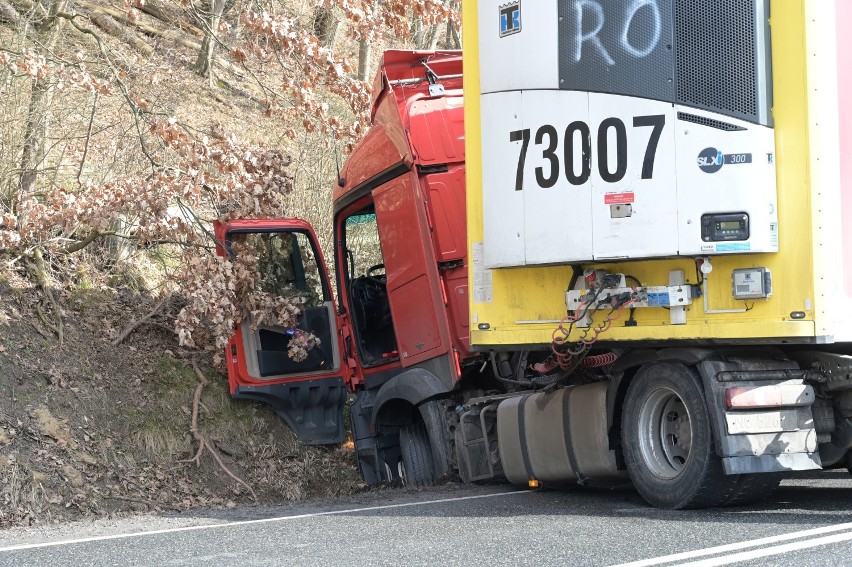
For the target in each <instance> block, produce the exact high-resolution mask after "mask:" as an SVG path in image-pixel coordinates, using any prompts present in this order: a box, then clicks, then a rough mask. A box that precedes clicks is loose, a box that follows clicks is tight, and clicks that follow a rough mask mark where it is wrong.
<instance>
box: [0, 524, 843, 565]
mask: <svg viewBox="0 0 852 567" xmlns="http://www.w3.org/2000/svg"><path fill="white" fill-rule="evenodd" d="M843 530H852V522H850V523H846V524H836V525H833V526H823V527H821V528H813V529H810V530H802V531H799V532H791V533H788V534H781V535H777V536H769V537H763V538H760V539H752V540H749V541H741V542H738V543H729V544H726V545H719V546H716V547H708V548H705V549H696V550H694V551H684V552H683V553H674V554H672V555H664V556H662V557H652V558H650V559H642V560H640V561H631V562H630V563H621V564H619V565H614V566H613V567H649V566H651V565H662V564H663V563H673V562H675V561H683V560H685V559H695V558H698V557H704V556H705V555H718V554H720V553H728V552H731V551H739V550H741V549H748V548H749V547H759V546H761V545H769V544H773V543H778V542H783V541H788V540H791V539H800V538H806V537H810V536H816V535H822V534H827V533H831V532H839V531H843ZM832 537H842V538H844V539H852V531H850V533H846V534H838V535H837V536H832ZM823 539H827V538H819V539H815V540H809V541H821V540H823ZM809 541H804V542H799V543H802V544H807V543H809ZM839 541H843V539H841V540H839ZM826 543H832V542H826ZM797 545H798V544H797ZM815 545H825V544H822V543H818V544H815ZM781 547H783V546H781ZM807 547H813V546H807ZM770 549H775V548H770ZM0 551H2V550H0ZM757 551H762V550H757ZM778 553H784V552H783V551H781V552H778ZM736 555H741V554H736ZM769 555H772V554H769ZM726 557H733V555H730V556H726ZM726 557H724V558H718V559H725V558H726ZM738 561H742V560H741V559H740V560H738ZM688 565H704V563H688ZM708 565H711V563H708ZM712 565H724V563H712Z"/></svg>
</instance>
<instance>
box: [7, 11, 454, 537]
mask: <svg viewBox="0 0 852 567" xmlns="http://www.w3.org/2000/svg"><path fill="white" fill-rule="evenodd" d="M457 10H458V2H457V1H455V0H378V1H376V0H283V1H274V0H270V1H251V0H209V1H201V2H199V1H197V0H186V1H181V0H134V1H133V2H132V3H127V2H125V3H123V4H122V3H120V2H118V1H109V0H43V1H36V2H33V1H32V0H0V298H2V299H0V388H2V390H3V393H2V397H0V483H2V486H0V526H3V525H12V524H23V525H32V524H34V523H43V522H50V521H58V520H61V519H64V518H71V517H80V516H90V515H93V516H100V515H108V514H116V513H124V512H126V511H129V510H156V509H159V510H163V509H171V510H185V509H189V508H193V507H197V506H209V505H221V506H233V505H236V504H246V503H250V502H265V503H272V502H276V501H280V500H282V499H301V498H307V497H312V496H331V495H336V494H340V493H345V492H351V491H352V490H356V489H359V488H360V487H361V486H362V485H361V483H360V479H359V477H358V473H357V471H356V470H355V468H354V462H353V458H352V454H351V451H352V447H351V443H348V444H344V445H342V446H339V447H326V448H308V447H304V446H300V445H299V444H298V443H296V441H295V439H294V437H293V435H292V434H291V433H290V432H289V430H288V429H287V428H286V426H285V425H284V424H283V423H281V422H280V420H279V419H278V418H277V417H276V416H275V415H274V413H273V412H272V411H271V410H269V409H268V408H266V407H264V406H262V405H258V404H255V403H250V402H244V401H234V400H231V399H230V398H229V395H228V391H227V379H226V377H225V376H224V374H223V372H222V370H221V369H220V367H219V362H220V361H219V356H218V354H217V353H218V352H219V351H220V350H221V347H222V345H223V344H224V342H225V341H226V340H227V338H228V336H229V334H230V332H231V330H232V329H233V324H234V322H235V321H238V320H239V319H240V318H241V317H242V316H243V315H244V314H245V313H248V312H251V313H254V314H262V316H263V317H265V318H266V320H267V321H269V322H271V323H274V324H280V325H285V326H287V325H291V324H293V322H294V320H295V318H296V317H298V314H299V312H300V304H299V302H298V300H297V299H295V298H288V297H278V296H273V295H269V294H262V293H259V292H257V291H256V287H257V286H255V285H254V283H256V282H255V281H254V280H255V278H256V277H257V275H256V270H253V269H252V266H251V263H250V262H247V261H245V260H243V261H240V260H237V259H234V258H229V257H222V256H219V255H217V254H216V252H215V244H216V243H215V239H214V237H213V232H212V223H213V221H217V220H218V221H227V220H230V219H234V218H265V217H300V218H305V219H306V220H308V221H310V222H311V223H312V224H313V225H314V226H315V228H316V229H317V231H318V233H319V237H320V240H321V243H322V245H323V247H325V248H328V247H329V246H330V243H331V187H332V185H333V183H334V180H335V178H336V168H337V166H338V164H339V163H340V162H341V161H342V160H343V159H345V155H346V153H347V152H348V151H349V150H350V149H351V147H352V145H353V144H354V143H355V142H357V140H358V139H359V138H360V137H361V136H362V135H363V134H364V133H365V131H366V129H367V128H368V119H369V116H368V113H369V104H370V89H371V79H372V77H373V74H374V73H375V70H376V65H377V64H378V60H379V58H380V56H381V55H380V54H381V51H382V50H383V49H385V48H388V47H394V48H418V49H434V48H458V47H460V45H461V30H460V28H459V15H458V12H457ZM311 340H312V339H311V337H310V336H307V337H305V339H304V342H303V343H302V344H301V347H294V348H291V351H290V355H291V356H292V357H294V358H296V359H298V358H299V357H300V356H304V351H305V350H306V349H309V348H311Z"/></svg>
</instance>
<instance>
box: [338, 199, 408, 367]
mask: <svg viewBox="0 0 852 567" xmlns="http://www.w3.org/2000/svg"><path fill="white" fill-rule="evenodd" d="M344 238H345V246H346V255H347V262H348V264H349V265H348V266H347V269H348V273H347V278H346V279H347V287H348V291H349V303H350V305H351V311H352V322H353V327H354V330H355V337H356V340H357V341H358V352H359V353H360V357H361V362H362V364H363V365H364V366H377V365H379V364H383V363H385V362H390V361H392V360H396V359H397V358H398V357H399V353H398V352H397V345H396V334H395V332H394V328H393V320H392V319H391V311H390V303H389V302H388V292H387V282H386V278H385V269H384V259H383V258H382V248H381V246H380V244H379V229H378V225H377V224H376V214H375V212H373V211H372V207H370V208H368V209H364V210H361V211H359V212H358V213H357V214H354V215H350V216H349V217H347V218H346V221H345V223H344Z"/></svg>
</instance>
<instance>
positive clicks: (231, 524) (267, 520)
mask: <svg viewBox="0 0 852 567" xmlns="http://www.w3.org/2000/svg"><path fill="white" fill-rule="evenodd" d="M531 493H532V492H531V491H524V490H518V491H514V492H500V493H498V494H478V495H475V496H459V497H457V498H441V499H440V500H424V501H422V502H404V503H402V504H385V505H383V506H367V507H365V508H349V509H347V510H329V511H328V512H313V513H311V514H298V515H296V516H278V517H275V518H261V519H259V520H240V521H237V522H223V523H220V524H204V525H201V526H185V527H182V528H166V529H162V530H151V531H147V532H132V533H123V534H112V535H104V536H93V537H84V538H79V539H66V540H62V541H49V542H43V543H27V544H21V545H10V546H8V547H0V553H2V552H5V551H20V550H22V549H38V548H40V547H55V546H59V545H73V544H77V543H89V542H93V541H107V540H111V539H126V538H130V537H142V536H151V535H160V534H169V533H177V532H192V531H200V530H210V529H215V528H229V527H234V526H249V525H252V524H267V523H270V522H286V521H288V520H302V519H305V518H316V517H319V516H335V515H338V514H355V513H359V512H370V511H372V510H392V509H395V508H411V507H414V506H423V505H427V504H443V503H446V502H462V501H465V500H478V499H481V498H499V497H500V496H514V495H517V494H531Z"/></svg>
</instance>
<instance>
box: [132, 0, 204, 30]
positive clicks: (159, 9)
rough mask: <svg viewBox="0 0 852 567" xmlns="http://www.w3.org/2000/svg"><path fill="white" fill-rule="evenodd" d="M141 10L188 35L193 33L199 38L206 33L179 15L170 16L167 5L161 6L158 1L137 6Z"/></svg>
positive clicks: (150, 0)
mask: <svg viewBox="0 0 852 567" xmlns="http://www.w3.org/2000/svg"><path fill="white" fill-rule="evenodd" d="M136 7H137V8H138V9H139V10H142V11H143V12H144V13H146V14H148V15H149V16H152V17H154V18H157V19H158V20H160V21H161V22H165V23H167V24H169V25H172V26H176V27H179V28H180V29H182V30H183V31H185V32H187V33H191V34H192V35H194V36H197V37H203V36H204V32H203V31H201V30H200V29H199V28H198V27H196V26H194V25H192V24H190V23H188V22H185V21H183V19H182V18H181V17H180V15H179V14H170V13H169V12H168V8H166V6H165V5H162V4H160V3H159V2H157V0H146V2H145V3H144V4H142V5H141V6H139V5H138V4H137V6H136Z"/></svg>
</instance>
